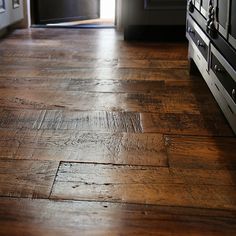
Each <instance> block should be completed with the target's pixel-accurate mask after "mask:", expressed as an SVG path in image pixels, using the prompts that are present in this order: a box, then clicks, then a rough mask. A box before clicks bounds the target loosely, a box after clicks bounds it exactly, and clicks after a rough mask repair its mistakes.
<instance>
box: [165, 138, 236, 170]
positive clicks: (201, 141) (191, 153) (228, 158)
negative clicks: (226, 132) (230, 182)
mask: <svg viewBox="0 0 236 236" xmlns="http://www.w3.org/2000/svg"><path fill="white" fill-rule="evenodd" d="M166 143H167V144H168V154H169V161H170V166H171V167H174V168H186V169H188V168H196V169H212V170H214V169H216V170H218V169H226V170H236V158H235V153H236V139H235V137H232V138H222V137H210V138H209V137H190V136H166Z"/></svg>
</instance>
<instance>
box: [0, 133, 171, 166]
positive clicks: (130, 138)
mask: <svg viewBox="0 0 236 236" xmlns="http://www.w3.org/2000/svg"><path fill="white" fill-rule="evenodd" d="M3 158H4V159H6V158H7V159H30V160H53V161H77V162H91V163H112V164H126V165H147V166H148V165H151V166H167V165H168V161H167V154H166V149H165V145H164V140H163V136H162V135H160V134H130V133H128V134H127V133H95V132H91V133H86V132H78V131H73V130H62V131H58V130H57V131H50V130H49V131H47V130H45V131H39V130H35V131H29V130H20V131H17V130H8V129H5V130H1V129H0V159H3Z"/></svg>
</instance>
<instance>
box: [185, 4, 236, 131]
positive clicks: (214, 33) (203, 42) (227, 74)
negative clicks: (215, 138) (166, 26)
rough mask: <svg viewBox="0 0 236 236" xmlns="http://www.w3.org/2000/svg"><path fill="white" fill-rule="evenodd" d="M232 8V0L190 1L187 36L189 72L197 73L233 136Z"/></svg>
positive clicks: (235, 32) (235, 29) (235, 31)
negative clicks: (223, 116) (226, 121)
mask: <svg viewBox="0 0 236 236" xmlns="http://www.w3.org/2000/svg"><path fill="white" fill-rule="evenodd" d="M203 3H204V4H203ZM202 7H204V10H203V11H202ZM235 7H236V3H235V0H221V1H220V0H204V1H203V0H202V1H197V0H195V1H194V0H189V1H188V13H187V21H186V22H187V27H186V35H187V38H188V41H189V53H188V56H189V60H190V72H194V69H195V68H196V67H197V68H198V69H199V71H200V72H201V74H202V76H203V78H204V79H205V81H206V83H207V85H208V87H209V88H210V90H211V92H212V94H213V96H214V97H215V99H216V101H217V102H218V104H219V106H220V108H221V110H222V112H223V113H224V115H225V117H226V119H227V120H228V121H229V124H230V126H231V127H232V129H233V131H234V132H235V134H236V63H235V62H236V43H235V42H236V17H235V16H236V14H235V13H236V11H235V10H236V8H235Z"/></svg>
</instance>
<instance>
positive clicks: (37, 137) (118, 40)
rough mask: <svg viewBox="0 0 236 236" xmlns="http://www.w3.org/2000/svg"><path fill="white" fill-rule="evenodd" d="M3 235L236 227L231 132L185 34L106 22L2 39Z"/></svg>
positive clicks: (229, 230) (217, 231)
mask: <svg viewBox="0 0 236 236" xmlns="http://www.w3.org/2000/svg"><path fill="white" fill-rule="evenodd" d="M0 55H1V56H0V235H1V236H3V235H6V236H11V235H27V236H28V235H32V236H41V235H49V236H51V235H57V236H59V235H181V236H182V235H188V236H189V235H207V236H208V235H235V234H236V140H235V136H234V135H233V133H232V131H231V129H230V127H229V126H228V123H227V122H226V120H225V118H224V116H223V115H222V113H221V111H220V109H219V107H218V105H217V104H216V102H215V100H214V98H213V97H212V95H211V94H210V92H209V90H208V88H207V86H206V84H205V82H204V81H203V79H202V78H201V77H199V76H189V74H188V61H187V45H186V43H176V44H174V43H172V44H170V43H160V42H159V43H147V42H146V43H145V42H124V41H123V37H122V35H121V34H120V33H117V32H115V31H114V30H113V29H105V30H101V29H100V30H92V29H89V30H86V29H81V30H78V29H74V30H73V29H66V30H65V29H32V30H17V31H14V32H13V33H12V34H10V35H9V36H8V37H7V38H5V39H2V40H1V41H0Z"/></svg>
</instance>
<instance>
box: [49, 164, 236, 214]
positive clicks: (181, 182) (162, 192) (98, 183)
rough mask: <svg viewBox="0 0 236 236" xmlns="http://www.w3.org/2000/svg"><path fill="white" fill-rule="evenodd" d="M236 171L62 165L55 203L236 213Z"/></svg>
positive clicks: (53, 196)
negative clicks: (164, 206) (91, 202)
mask: <svg viewBox="0 0 236 236" xmlns="http://www.w3.org/2000/svg"><path fill="white" fill-rule="evenodd" d="M235 177H236V172H235V171H228V170H227V171H224V170H221V171H220V170H218V171H217V170H214V171H211V170H196V169H188V170H185V169H173V168H169V169H168V168H157V167H148V168H147V167H134V166H113V165H93V164H79V163H61V165H60V168H59V171H58V174H57V177H56V180H55V184H54V186H53V190H52V194H51V198H52V199H68V200H71V199H73V200H91V201H104V200H105V201H111V202H124V203H139V204H154V205H155V204H156V205H168V206H170V205H172V206H185V207H190V206H193V207H199V208H216V209H228V210H229V209H234V210H236V185H235V182H234V180H235Z"/></svg>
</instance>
